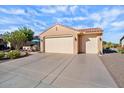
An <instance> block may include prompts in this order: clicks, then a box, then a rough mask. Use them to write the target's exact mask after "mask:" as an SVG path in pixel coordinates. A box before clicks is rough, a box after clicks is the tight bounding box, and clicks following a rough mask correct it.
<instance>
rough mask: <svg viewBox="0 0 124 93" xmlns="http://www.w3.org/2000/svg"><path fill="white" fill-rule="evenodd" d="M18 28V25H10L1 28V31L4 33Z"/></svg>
mask: <svg viewBox="0 0 124 93" xmlns="http://www.w3.org/2000/svg"><path fill="white" fill-rule="evenodd" d="M17 29H18V27H16V26H9V27H6V29H0V33H1V34H4V33H5V32H12V31H15V30H17Z"/></svg>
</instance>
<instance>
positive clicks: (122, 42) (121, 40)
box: [120, 36, 124, 47]
mask: <svg viewBox="0 0 124 93" xmlns="http://www.w3.org/2000/svg"><path fill="white" fill-rule="evenodd" d="M120 44H121V46H122V47H124V36H123V37H122V38H121V39H120Z"/></svg>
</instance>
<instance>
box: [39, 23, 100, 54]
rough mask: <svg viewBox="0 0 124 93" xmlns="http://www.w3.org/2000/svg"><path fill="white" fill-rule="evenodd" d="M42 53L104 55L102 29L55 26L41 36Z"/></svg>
mask: <svg viewBox="0 0 124 93" xmlns="http://www.w3.org/2000/svg"><path fill="white" fill-rule="evenodd" d="M40 39H41V40H42V42H41V44H40V51H41V52H48V53H69V54H78V53H91V54H101V53H102V29H100V28H88V29H74V28H70V27H67V26H63V25H59V24H57V25H55V26H53V27H51V28H49V29H48V30H46V31H45V32H43V33H41V34H40Z"/></svg>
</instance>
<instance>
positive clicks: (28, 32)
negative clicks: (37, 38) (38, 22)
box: [18, 27, 34, 41]
mask: <svg viewBox="0 0 124 93" xmlns="http://www.w3.org/2000/svg"><path fill="white" fill-rule="evenodd" d="M18 31H21V32H23V33H24V34H25V36H26V38H27V41H31V40H32V39H33V35H34V32H33V31H32V30H31V29H30V28H27V27H21V28H18Z"/></svg>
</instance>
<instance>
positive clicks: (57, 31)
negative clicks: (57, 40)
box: [40, 25, 78, 54]
mask: <svg viewBox="0 0 124 93" xmlns="http://www.w3.org/2000/svg"><path fill="white" fill-rule="evenodd" d="M77 34H78V32H77V31H75V30H74V29H71V28H67V27H64V26H61V25H56V26H54V27H52V28H50V29H48V30H47V31H46V32H44V33H42V34H41V35H40V38H41V39H43V42H42V43H41V48H42V49H41V51H42V52H44V50H45V38H47V37H56V36H59V37H63V36H67V35H71V36H73V38H74V41H73V43H74V44H73V45H74V47H73V48H74V49H73V53H75V54H76V53H78V36H77Z"/></svg>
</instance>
